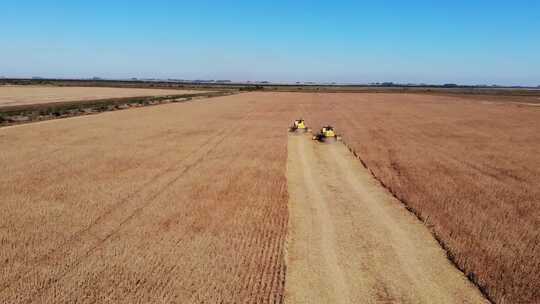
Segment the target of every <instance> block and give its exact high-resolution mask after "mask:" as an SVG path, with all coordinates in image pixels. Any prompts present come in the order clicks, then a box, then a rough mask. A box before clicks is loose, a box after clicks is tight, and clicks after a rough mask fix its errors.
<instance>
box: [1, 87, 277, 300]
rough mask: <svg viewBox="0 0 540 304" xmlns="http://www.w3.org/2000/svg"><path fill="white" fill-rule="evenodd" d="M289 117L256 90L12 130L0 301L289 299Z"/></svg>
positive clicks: (6, 161) (6, 159) (6, 147)
mask: <svg viewBox="0 0 540 304" xmlns="http://www.w3.org/2000/svg"><path fill="white" fill-rule="evenodd" d="M210 109H211V110H210ZM282 110H286V109H282ZM282 116H283V115H282V112H281V111H280V108H279V107H276V106H274V105H273V104H271V103H268V102H259V101H257V100H255V99H254V98H253V96H248V95H242V96H231V97H223V98H216V99H212V100H208V101H199V102H193V103H187V104H170V105H163V106H158V107H151V108H141V109H137V110H127V111H121V112H110V113H104V114H100V115H96V116H90V117H79V118H73V119H65V120H62V121H55V122H45V123H37V124H31V125H26V126H20V127H13V128H11V127H8V128H4V129H1V130H0V146H2V150H1V153H0V166H1V168H2V175H1V176H0V193H2V198H1V203H0V214H1V225H0V226H1V227H0V243H1V247H0V248H1V250H0V261H1V262H0V263H1V264H0V265H1V266H0V302H2V303H29V302H33V303H62V302H71V303H73V302H77V303H96V302H97V303H171V302H175V303H220V302H223V303H240V302H251V303H279V302H281V299H282V292H283V286H284V271H285V269H284V264H283V263H284V260H283V250H284V247H283V246H284V237H285V234H286V223H287V194H286V180H285V172H284V171H285V161H286V157H287V152H286V145H287V138H286V136H284V134H285V133H284V132H283V125H286V123H287V122H286V121H285V120H284V118H282Z"/></svg>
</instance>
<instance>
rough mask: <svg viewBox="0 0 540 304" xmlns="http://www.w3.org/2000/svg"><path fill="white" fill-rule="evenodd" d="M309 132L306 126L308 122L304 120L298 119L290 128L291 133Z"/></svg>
mask: <svg viewBox="0 0 540 304" xmlns="http://www.w3.org/2000/svg"><path fill="white" fill-rule="evenodd" d="M298 130H299V131H303V132H304V133H305V132H308V131H309V128H308V127H307V126H306V122H305V121H304V120H303V119H297V120H295V121H294V123H293V125H292V126H290V127H289V132H296V131H298Z"/></svg>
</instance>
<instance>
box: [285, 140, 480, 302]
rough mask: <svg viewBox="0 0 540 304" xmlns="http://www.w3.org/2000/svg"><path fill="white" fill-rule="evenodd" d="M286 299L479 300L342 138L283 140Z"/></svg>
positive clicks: (427, 233)
mask: <svg viewBox="0 0 540 304" xmlns="http://www.w3.org/2000/svg"><path fill="white" fill-rule="evenodd" d="M288 145H289V146H288V151H289V152H288V164H287V167H288V168H287V170H288V171H287V176H288V187H289V195H290V199H289V210H290V218H289V229H290V230H289V236H288V253H287V271H288V276H287V280H286V287H285V289H286V296H285V301H286V303H310V304H313V303H484V302H485V300H484V299H483V297H482V295H481V294H480V292H479V291H478V290H477V289H476V287H475V286H473V285H472V284H471V283H470V282H469V281H468V280H467V279H466V278H465V277H464V276H463V274H462V273H461V272H459V271H458V270H457V269H455V268H454V267H453V265H451V264H450V262H449V261H448V260H447V258H446V256H445V253H444V251H443V250H442V249H441V248H440V246H439V245H438V243H437V242H436V241H435V239H434V238H433V236H432V235H431V234H430V232H429V231H428V229H427V228H426V227H425V226H424V225H423V224H422V223H420V222H419V221H418V220H417V219H416V217H414V216H413V215H412V214H410V213H409V212H408V211H407V210H406V209H405V208H404V207H403V205H402V204H401V203H399V202H398V201H397V200H395V199H394V198H393V197H392V196H391V195H390V194H389V193H388V192H387V191H386V190H385V189H384V188H382V187H381V186H380V185H379V184H378V183H377V182H376V181H375V180H374V179H373V178H372V176H371V175H370V174H369V172H368V171H367V170H366V169H365V168H363V167H362V165H361V164H360V162H359V161H358V160H357V159H355V158H354V157H353V156H352V155H351V153H350V152H349V151H348V150H347V148H346V147H345V146H344V145H343V144H341V143H331V144H330V143H326V144H320V143H316V142H312V141H311V140H310V139H309V137H307V136H303V135H291V136H289V141H288Z"/></svg>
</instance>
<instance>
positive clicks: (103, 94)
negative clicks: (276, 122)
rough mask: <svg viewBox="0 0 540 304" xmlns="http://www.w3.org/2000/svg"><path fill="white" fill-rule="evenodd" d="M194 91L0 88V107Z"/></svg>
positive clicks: (41, 87) (38, 87) (189, 92)
mask: <svg viewBox="0 0 540 304" xmlns="http://www.w3.org/2000/svg"><path fill="white" fill-rule="evenodd" d="M195 92H199V93H200V92H201V91H194V90H163V89H137V88H97V87H54V86H49V87H47V86H0V107H7V106H22V105H31V104H37V103H56V102H66V101H77V100H78V101H88V100H98V99H110V98H125V97H141V96H164V95H180V94H191V93H195Z"/></svg>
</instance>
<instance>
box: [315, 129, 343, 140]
mask: <svg viewBox="0 0 540 304" xmlns="http://www.w3.org/2000/svg"><path fill="white" fill-rule="evenodd" d="M326 139H334V141H338V140H341V135H338V134H337V133H336V131H335V130H334V127H332V126H325V127H322V128H321V130H320V131H319V133H317V134H315V135H314V136H313V140H316V141H319V142H326Z"/></svg>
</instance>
